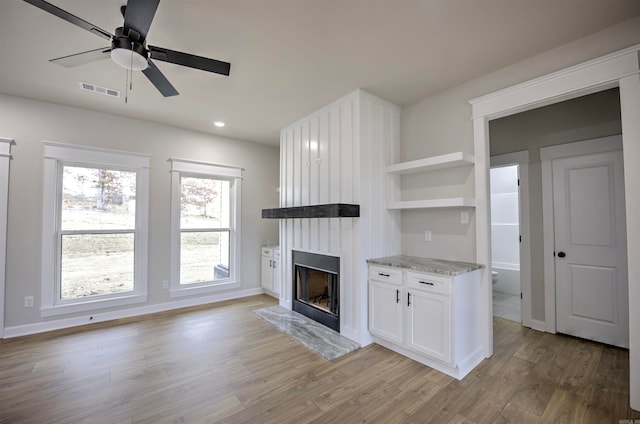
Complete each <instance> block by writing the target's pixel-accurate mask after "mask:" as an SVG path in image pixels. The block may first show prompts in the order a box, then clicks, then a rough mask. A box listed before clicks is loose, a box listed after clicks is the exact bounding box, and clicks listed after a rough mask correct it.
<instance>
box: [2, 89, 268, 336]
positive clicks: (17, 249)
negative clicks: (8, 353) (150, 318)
mask: <svg viewBox="0 0 640 424" xmlns="http://www.w3.org/2000/svg"><path fill="white" fill-rule="evenodd" d="M122 107H126V105H124V104H123V105H122ZM0 117H1V120H0V135H2V137H6V138H11V139H14V140H15V142H16V145H15V146H13V149H12V157H13V159H12V161H11V165H10V186H9V214H8V233H7V247H8V248H7V265H6V309H5V326H7V327H11V326H17V325H23V324H32V323H38V322H42V321H47V320H56V319H63V318H67V317H72V316H74V315H73V314H70V315H63V316H58V317H52V318H47V319H43V318H41V317H40V313H39V310H38V308H37V307H34V308H24V307H23V298H24V297H25V296H34V297H35V304H36V306H37V305H38V304H39V301H40V256H41V254H40V251H41V227H42V178H43V176H42V172H43V163H44V162H43V157H42V155H43V145H42V141H43V140H47V141H55V142H60V143H68V144H75V145H86V146H96V147H105V148H111V149H117V150H125V151H132V152H140V153H146V154H150V155H151V170H150V181H151V187H150V203H149V210H150V213H149V272H148V276H149V282H148V292H149V297H148V304H161V303H168V302H171V299H170V298H169V294H168V290H162V288H161V287H162V286H161V283H162V281H163V280H168V279H169V237H170V230H169V213H170V205H169V200H170V175H169V169H170V166H169V163H168V162H167V159H169V158H172V157H173V158H179V159H189V160H198V161H205V162H212V163H220V164H229V165H237V166H242V167H244V168H245V172H244V180H243V185H242V217H241V220H242V281H241V287H240V289H239V290H246V289H251V288H258V287H260V278H259V274H260V246H261V245H262V244H263V243H267V242H277V241H278V223H277V221H276V220H263V219H261V218H260V212H261V209H262V208H273V207H277V206H278V193H277V192H276V187H277V186H278V185H279V150H278V148H275V147H270V146H265V145H261V144H256V143H251V142H247V141H242V140H233V139H228V138H224V137H216V136H213V135H209V134H203V133H198V132H193V131H187V130H184V129H180V128H175V127H170V126H166V125H160V124H155V123H150V122H145V121H139V120H133V119H127V118H121V117H116V116H112V115H107V114H103V113H97V112H92V111H87V110H83V109H76V108H71V107H65V106H60V105H56V104H51V103H44V102H38V101H32V100H27V99H23V98H18V97H11V96H5V95H0ZM181 300H184V299H181ZM136 306H139V305H134V306H133V307H136ZM167 307H170V306H169V305H167ZM116 309H118V308H116ZM119 309H126V308H119ZM80 315H82V314H80Z"/></svg>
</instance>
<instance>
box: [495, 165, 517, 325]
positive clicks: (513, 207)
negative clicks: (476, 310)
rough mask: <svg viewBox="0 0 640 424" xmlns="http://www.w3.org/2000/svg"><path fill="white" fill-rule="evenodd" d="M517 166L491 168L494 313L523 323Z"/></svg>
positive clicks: (499, 316)
mask: <svg viewBox="0 0 640 424" xmlns="http://www.w3.org/2000/svg"><path fill="white" fill-rule="evenodd" d="M519 171H520V170H519V166H518V165H506V166H494V167H492V168H491V170H490V176H489V179H490V187H491V189H490V192H491V259H492V262H491V284H492V290H493V316H494V317H498V318H504V319H508V320H511V321H516V322H522V307H521V305H520V303H521V297H522V296H521V293H522V290H521V288H520V196H519V190H518V186H519V183H520V178H519Z"/></svg>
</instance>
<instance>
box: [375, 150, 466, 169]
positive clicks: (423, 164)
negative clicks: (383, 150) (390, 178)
mask: <svg viewBox="0 0 640 424" xmlns="http://www.w3.org/2000/svg"><path fill="white" fill-rule="evenodd" d="M473 163H474V158H473V155H471V154H469V153H465V152H455V153H448V154H446V155H440V156H433V157H430V158H424V159H418V160H412V161H409V162H402V163H396V164H393V165H388V166H387V173H389V174H398V175H406V174H417V173H420V172H428V171H436V170H439V169H446V168H456V167H459V166H468V165H473Z"/></svg>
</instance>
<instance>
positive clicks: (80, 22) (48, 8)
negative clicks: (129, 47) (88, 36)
mask: <svg viewBox="0 0 640 424" xmlns="http://www.w3.org/2000/svg"><path fill="white" fill-rule="evenodd" d="M24 1H25V2H26V3H29V4H31V5H33V6H35V7H37V8H39V9H42V10H44V11H45V12H49V13H51V14H52V15H55V16H57V17H58V18H60V19H64V20H65V21H67V22H70V23H72V24H74V25H76V26H79V27H80V28H82V29H86V30H87V31H89V32H91V33H93V34H95V35H97V36H98V37H102V38H105V39H107V40H111V38H112V37H113V36H112V35H111V34H110V33H109V32H108V31H105V30H103V29H102V28H99V27H97V26H95V25H94V24H92V23H90V22H87V21H85V20H84V19H81V18H78V17H77V16H75V15H72V14H71V13H69V12H67V11H66V10H62V9H60V8H59V7H57V6H54V5H52V4H51V3H47V2H46V1H44V0H24Z"/></svg>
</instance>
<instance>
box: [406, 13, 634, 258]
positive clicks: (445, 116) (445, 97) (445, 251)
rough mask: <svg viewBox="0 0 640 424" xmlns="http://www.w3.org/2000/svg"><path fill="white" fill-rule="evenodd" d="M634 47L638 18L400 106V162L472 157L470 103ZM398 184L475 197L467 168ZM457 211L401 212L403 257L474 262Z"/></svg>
mask: <svg viewBox="0 0 640 424" xmlns="http://www.w3.org/2000/svg"><path fill="white" fill-rule="evenodd" d="M635 44H640V17H636V18H634V19H631V20H629V21H626V22H623V23H622V24H619V25H616V26H613V27H610V28H608V29H606V30H604V31H601V32H598V33H595V34H593V35H590V36H588V37H584V38H581V39H579V40H576V41H574V42H572V43H569V44H566V45H563V46H560V47H558V48H556V49H553V50H550V51H548V52H546V53H543V54H540V55H538V56H534V57H531V58H529V59H526V60H524V61H522V62H519V63H516V64H514V65H511V66H508V67H506V68H502V69H500V70H498V71H496V72H493V73H491V74H487V75H485V76H482V77H480V78H477V79H474V80H471V81H468V82H466V83H464V84H461V85H459V86H456V87H453V88H451V89H448V90H446V91H442V92H440V93H437V94H434V95H432V96H429V97H427V98H425V99H424V100H422V101H420V102H418V103H416V104H413V105H410V106H406V107H404V108H403V109H402V114H401V122H400V131H401V134H400V138H401V148H400V155H401V160H402V161H407V160H412V159H420V158H424V157H430V156H435V155H440V154H445V153H451V152H455V151H460V150H461V151H465V152H469V153H473V126H472V122H471V105H470V104H469V100H470V99H473V98H476V97H479V96H483V95H486V94H489V93H491V92H494V91H497V90H500V89H503V88H507V87H510V86H512V85H515V84H518V83H521V82H525V81H528V80H531V79H533V78H536V77H539V76H542V75H546V74H548V73H551V72H554V71H558V70H561V69H565V68H567V67H569V66H572V65H576V64H578V63H581V62H585V61H587V60H590V59H594V58H597V57H600V56H603V55H605V54H608V53H611V52H614V51H617V50H620V49H623V48H625V47H629V46H632V45H635ZM418 179H422V180H420V181H418ZM404 182H405V184H406V185H407V186H408V187H410V188H411V187H418V186H419V185H420V184H422V186H421V187H420V189H419V190H421V193H420V195H429V194H433V196H434V197H438V196H440V197H445V196H446V195H448V194H451V193H455V195H464V196H469V197H473V196H474V193H475V181H474V176H473V171H472V170H470V169H454V170H449V171H444V172H432V173H429V174H427V176H415V177H409V178H407V177H405V181H404ZM452 212H453V213H452ZM458 212H459V211H458V210H456V209H452V210H446V211H429V210H417V211H404V212H403V213H402V252H403V254H407V255H416V256H432V257H437V258H443V259H458V260H467V261H475V258H476V254H475V217H474V216H473V212H472V217H471V218H472V219H471V222H470V224H460V219H459V215H458ZM427 229H430V230H432V231H433V241H431V242H425V241H424V230H427Z"/></svg>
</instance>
